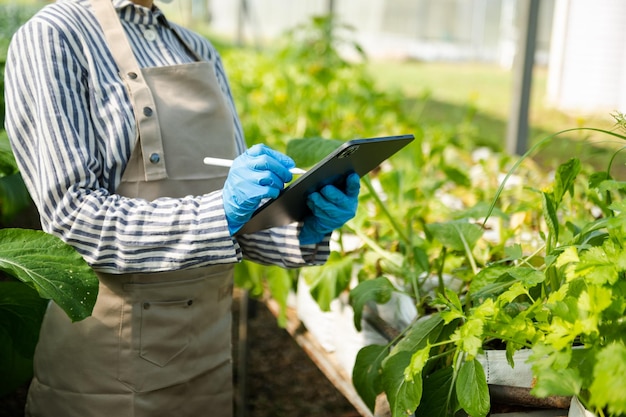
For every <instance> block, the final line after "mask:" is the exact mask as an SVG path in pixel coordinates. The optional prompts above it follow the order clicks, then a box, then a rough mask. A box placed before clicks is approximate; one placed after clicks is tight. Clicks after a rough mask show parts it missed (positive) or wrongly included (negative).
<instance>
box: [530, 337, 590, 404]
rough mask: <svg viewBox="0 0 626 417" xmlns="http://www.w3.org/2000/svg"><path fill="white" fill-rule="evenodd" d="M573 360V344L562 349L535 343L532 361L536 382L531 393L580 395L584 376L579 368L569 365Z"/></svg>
mask: <svg viewBox="0 0 626 417" xmlns="http://www.w3.org/2000/svg"><path fill="white" fill-rule="evenodd" d="M571 360H572V351H571V344H569V345H568V347H566V348H565V349H564V350H562V351H560V350H556V349H555V348H554V347H553V346H549V345H546V344H543V343H539V344H535V345H534V346H533V353H532V355H531V358H530V363H532V369H533V375H534V376H535V378H536V382H535V386H534V387H533V389H532V390H531V394H533V395H535V396H537V397H540V398H544V397H548V396H550V395H564V396H571V395H578V394H579V393H580V390H581V388H582V384H583V378H582V377H581V376H580V373H579V371H578V369H573V368H571V367H568V366H570V363H571Z"/></svg>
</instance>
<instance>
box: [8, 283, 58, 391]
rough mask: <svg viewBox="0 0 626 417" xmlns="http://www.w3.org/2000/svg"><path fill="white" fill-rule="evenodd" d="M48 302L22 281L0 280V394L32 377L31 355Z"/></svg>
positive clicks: (13, 388) (11, 389)
mask: <svg viewBox="0 0 626 417" xmlns="http://www.w3.org/2000/svg"><path fill="white" fill-rule="evenodd" d="M47 304H48V301H47V300H44V299H42V298H41V297H40V296H39V294H38V293H37V291H35V290H34V289H32V288H31V287H30V286H28V285H26V284H24V283H22V282H14V281H9V282H0V369H1V370H2V372H1V373H2V378H0V396H2V395H4V394H8V393H10V392H12V391H13V390H15V389H16V388H17V387H19V386H21V385H22V384H24V383H26V382H28V380H30V378H31V377H32V358H33V354H34V351H35V346H36V344H37V339H38V337H39V328H40V327H41V321H42V320H43V315H44V312H45V310H46V306H47Z"/></svg>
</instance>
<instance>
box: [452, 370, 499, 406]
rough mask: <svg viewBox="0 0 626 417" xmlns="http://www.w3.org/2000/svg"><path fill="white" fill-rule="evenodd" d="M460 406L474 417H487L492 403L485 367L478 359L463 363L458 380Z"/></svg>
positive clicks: (457, 391) (457, 389) (457, 388)
mask: <svg viewBox="0 0 626 417" xmlns="http://www.w3.org/2000/svg"><path fill="white" fill-rule="evenodd" d="M456 396H457V398H458V400H459V404H460V406H461V407H462V408H463V409H464V410H465V411H466V412H467V413H468V414H469V415H471V416H472V417H485V416H486V415H487V414H488V413H489V409H490V405H491V401H490V399H489V387H488V386H487V378H486V377H485V371H484V370H483V366H482V365H481V364H480V362H478V360H476V359H472V360H469V361H465V362H463V364H462V365H461V367H460V369H459V372H458V375H457V380H456Z"/></svg>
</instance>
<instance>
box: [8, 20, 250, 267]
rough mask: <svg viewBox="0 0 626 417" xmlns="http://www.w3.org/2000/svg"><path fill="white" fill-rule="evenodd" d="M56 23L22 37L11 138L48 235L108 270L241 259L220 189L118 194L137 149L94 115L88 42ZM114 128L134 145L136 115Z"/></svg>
mask: <svg viewBox="0 0 626 417" xmlns="http://www.w3.org/2000/svg"><path fill="white" fill-rule="evenodd" d="M53 17H54V16H51V14H48V15H47V19H44V18H43V17H41V18H35V19H32V20H31V21H30V22H29V23H27V24H26V25H25V26H23V27H22V28H21V29H20V30H19V31H18V32H17V33H16V34H15V35H14V38H13V40H12V42H11V46H10V51H9V54H8V57H7V62H6V67H5V80H6V83H5V94H6V108H7V112H6V123H5V124H6V128H7V133H8V135H9V138H10V140H11V144H12V147H13V150H14V153H15V156H16V159H17V161H18V165H19V167H20V171H21V173H22V175H23V177H24V180H25V182H26V184H27V186H28V189H29V191H30V193H31V196H32V197H33V200H34V201H35V203H36V205H37V207H38V209H39V212H40V215H41V220H42V226H43V228H44V230H45V231H47V232H49V233H51V234H54V235H57V236H59V237H60V238H62V239H63V240H64V241H66V242H68V243H70V244H71V245H73V246H74V247H75V248H76V249H77V250H78V251H79V252H80V253H81V254H82V255H83V257H84V258H85V260H86V261H87V262H88V263H89V264H90V265H92V266H93V268H94V269H96V270H99V271H102V272H109V273H129V272H157V271H166V270H176V269H182V268H190V267H195V266H205V265H210V264H218V263H232V262H237V261H239V260H241V257H242V255H241V252H240V248H239V245H238V244H237V242H236V241H234V240H233V238H232V237H231V236H230V234H229V233H228V228H227V224H226V220H225V218H224V213H223V205H222V200H221V192H219V191H217V192H214V193H211V194H207V195H204V196H201V197H195V198H192V197H189V198H183V199H170V198H162V199H157V200H155V201H145V200H141V199H131V198H125V197H122V196H119V195H116V194H114V192H113V191H112V190H113V189H114V188H113V187H114V185H115V184H114V183H115V181H117V180H119V178H117V180H116V179H114V178H111V177H110V176H111V175H113V174H112V172H115V170H116V169H119V166H118V165H119V163H117V162H115V161H125V160H126V159H127V158H128V147H129V145H125V144H124V137H121V138H117V137H116V138H111V137H106V136H105V135H103V134H102V132H110V130H107V129H111V128H113V127H115V126H113V127H112V126H111V124H110V123H109V124H107V125H106V126H103V125H101V123H105V122H106V120H105V121H103V120H99V119H98V118H97V117H94V116H93V113H90V112H93V109H91V108H90V107H91V106H92V105H94V102H93V101H91V98H92V96H91V91H90V88H93V84H92V83H93V80H92V79H90V78H89V77H92V76H94V75H93V71H92V70H93V68H91V67H89V68H88V67H87V64H86V60H85V55H84V54H85V52H84V51H83V49H84V48H85V44H84V43H81V42H84V40H81V41H77V40H76V39H77V38H76V37H75V36H73V34H72V33H71V31H70V30H68V29H67V28H66V27H64V26H63V25H65V24H67V23H66V22H57V21H55V20H54V19H53ZM91 41H92V42H93V39H92V40H91ZM91 46H93V45H91ZM102 47H105V46H102ZM98 56H100V55H99V54H98ZM90 63H91V64H93V62H90ZM96 64H98V65H102V66H105V67H106V66H107V65H108V66H111V65H113V64H111V63H107V62H101V63H96ZM113 73H114V71H113ZM100 76H103V75H102V74H100ZM120 112H122V113H123V110H122V111H120ZM114 123H118V124H119V125H120V126H121V127H120V126H117V128H118V129H119V131H123V132H125V134H126V139H128V135H131V136H132V135H134V130H133V128H134V122H133V121H132V117H130V120H126V119H124V116H123V115H120V116H119V118H118V119H116V120H115V121H114ZM125 123H126V124H127V125H128V126H130V127H128V126H126V127H124V124H125ZM111 161H114V162H111ZM119 175H121V174H119Z"/></svg>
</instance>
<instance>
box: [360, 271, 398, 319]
mask: <svg viewBox="0 0 626 417" xmlns="http://www.w3.org/2000/svg"><path fill="white" fill-rule="evenodd" d="M394 290H395V288H394V286H393V284H392V283H391V281H389V279H387V278H385V277H379V278H375V279H371V280H366V281H363V282H361V283H359V285H357V286H356V287H355V288H353V289H352V290H351V291H350V304H351V305H352V308H353V309H354V327H356V329H357V330H358V331H361V317H362V315H363V308H364V307H365V304H367V303H368V302H370V301H374V302H376V303H378V304H384V303H386V302H388V301H389V300H390V299H391V295H392V294H393V292H394Z"/></svg>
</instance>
